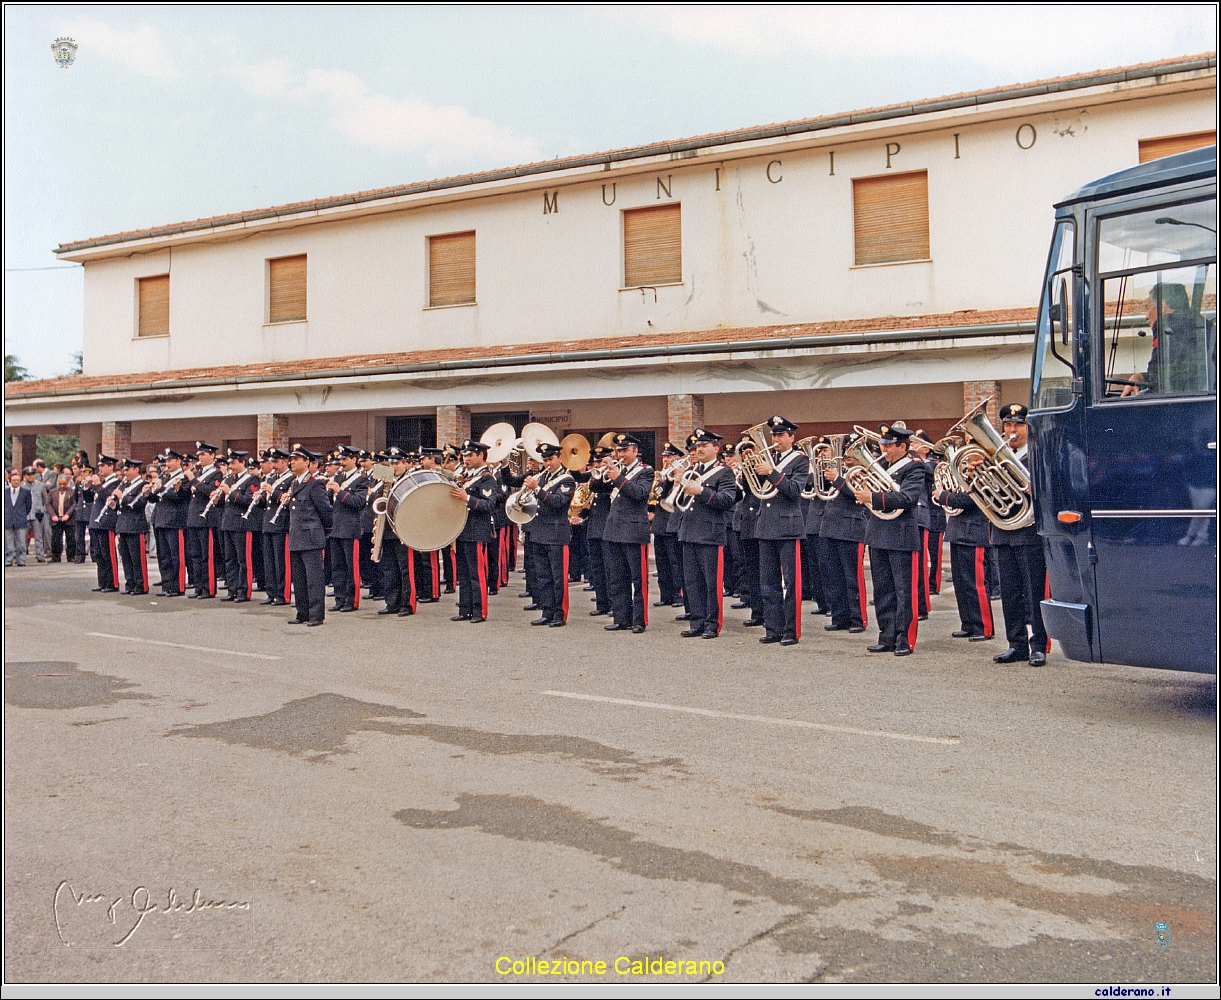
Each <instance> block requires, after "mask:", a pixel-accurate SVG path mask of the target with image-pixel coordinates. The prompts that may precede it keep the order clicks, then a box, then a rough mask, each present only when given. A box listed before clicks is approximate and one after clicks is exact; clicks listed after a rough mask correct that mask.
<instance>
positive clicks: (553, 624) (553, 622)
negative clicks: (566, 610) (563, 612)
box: [547, 618, 568, 628]
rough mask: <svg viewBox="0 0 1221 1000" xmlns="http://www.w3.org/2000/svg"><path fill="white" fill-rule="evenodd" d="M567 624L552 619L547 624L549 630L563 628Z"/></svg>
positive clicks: (562, 620)
mask: <svg viewBox="0 0 1221 1000" xmlns="http://www.w3.org/2000/svg"><path fill="white" fill-rule="evenodd" d="M567 624H568V622H566V621H564V619H563V618H553V619H552V620H551V621H549V622H548V623H547V625H548V626H549V627H550V628H563V627H564V626H565V625H567Z"/></svg>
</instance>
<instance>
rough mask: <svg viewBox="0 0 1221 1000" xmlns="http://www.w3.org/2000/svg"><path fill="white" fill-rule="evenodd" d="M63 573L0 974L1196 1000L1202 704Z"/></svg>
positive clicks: (735, 644) (1209, 724)
mask: <svg viewBox="0 0 1221 1000" xmlns="http://www.w3.org/2000/svg"><path fill="white" fill-rule="evenodd" d="M154 576H155V570H154ZM93 578H94V573H93V568H92V567H91V566H88V565H86V566H73V565H65V564H55V565H49V566H39V565H33V560H32V559H31V565H30V566H27V567H25V568H20V569H18V568H12V569H6V570H5V574H4V580H5V643H4V658H5V682H4V683H5V714H4V719H5V809H6V832H7V836H6V837H5V922H6V937H5V955H4V961H5V970H4V971H5V979H6V981H7V982H10V983H11V982H43V981H80V982H85V981H94V982H97V981H118V980H137V981H265V980H273V981H275V980H282V981H298V980H323V981H326V980H343V981H361V980H377V981H384V980H460V981H478V980H488V981H529V980H543V979H550V981H552V982H554V981H557V979H558V978H565V979H568V980H570V981H577V980H586V981H605V982H628V981H631V982H643V981H650V982H656V981H667V982H668V981H678V982H694V981H699V980H712V981H714V982H715V981H722V980H723V981H745V980H768V981H815V982H877V981H907V982H924V981H946V982H1022V981H1032V982H1055V981H1060V982H1064V981H1069V982H1097V983H1100V984H1104V985H1109V984H1114V983H1138V982H1148V983H1153V984H1167V983H1183V982H1210V981H1212V982H1215V981H1216V977H1217V965H1216V954H1217V952H1216V948H1217V936H1216V902H1217V881H1216V879H1217V828H1216V801H1217V781H1216V776H1217V741H1216V685H1215V678H1214V677H1212V676H1202V675H1196V674H1188V673H1179V672H1173V671H1154V670H1140V669H1136V668H1129V667H1115V666H1105V665H1091V664H1081V663H1073V662H1070V661H1068V660H1066V659H1065V658H1064V657H1063V656H1062V655H1061V654H1060V652H1059V650H1058V649H1056V650H1054V651H1053V653H1052V654H1051V656H1049V658H1048V663H1047V665H1046V666H1045V667H1041V668H1035V667H1030V666H1028V665H1026V664H1024V663H1023V664H1020V665H1018V666H1006V667H1000V666H997V665H995V664H994V663H993V662H992V654H994V653H997V652H1000V651H1001V650H1002V649H1003V639H998V640H996V641H993V642H988V643H967V642H965V641H961V640H954V639H951V638H950V637H949V633H950V632H951V631H952V630H953V629H954V628H956V627H957V615H956V614H955V612H954V611H953V608H954V602H953V595H952V592H951V591H950V590H949V589H948V586H947V588H946V589H945V590H943V593H942V594H941V595H940V596H938V597H935V598H934V601H933V610H932V614H931V616H930V619H929V620H928V621H927V622H922V623H921V624H920V630H919V637H918V640H917V645H916V651H915V654H914V655H912V656H910V657H907V658H905V659H900V658H896V657H894V656H891V655H877V654H869V653H867V652H866V651H865V646H866V644H867V643H868V642H872V641H874V639H875V636H876V633H868V632H867V633H866V634H865V635H863V636H852V635H848V634H847V633H843V632H836V633H828V632H825V631H824V630H823V625H824V624H826V622H827V619H825V618H819V617H815V616H813V615H811V614H810V613H809V611H810V607H809V605H806V606H805V612H806V613H805V615H804V618H803V621H804V625H803V633H804V634H803V636H802V640H801V642H800V644H799V645H797V646H795V647H791V648H782V647H779V646H761V645H760V644H759V643H758V642H757V641H756V640H757V638H758V635H759V630H758V629H746V628H744V627H742V625H741V621H742V620H743V619H744V617H745V615H744V614H743V613H742V612H734V611H729V610H728V603H729V602H728V601H727V602H726V605H727V611H726V625H725V630H724V632H723V634H722V635H721V637H720V638H718V639H716V640H703V639H684V638H681V637H680V636H679V631H680V630H681V629H682V628H683V627H684V626H683V625H681V624H679V623H676V622H674V621H673V620H672V619H673V615H674V613H675V612H674V611H673V610H672V609H667V608H650V619H651V620H650V627H649V629H648V631H647V632H646V633H645V634H643V635H633V634H631V633H630V632H623V633H614V634H608V633H606V632H604V631H603V629H602V626H603V624H604V623H605V622H606V619H605V618H593V617H589V615H588V613H587V612H588V611H589V610H590V609H591V608H592V605H590V604H588V603H587V600H586V599H587V598H588V596H589V595H588V594H586V593H584V592H583V591H582V589H581V586H580V585H579V584H577V585H574V586H573V587H572V589H571V602H572V613H571V617H570V622H569V626H568V627H567V628H564V629H547V628H532V627H530V625H529V624H528V622H529V620H530V619H531V618H532V617H534V616H533V615H532V614H530V613H527V612H523V611H522V610H521V608H522V605H524V604H525V603H526V602H525V601H523V600H519V599H518V598H517V597H516V593H517V591H518V590H519V589H520V576H515V577H514V578H513V580H512V581H511V583H510V585H509V587H508V588H506V589H505V590H504V591H502V593H501V594H500V595H499V596H496V597H493V598H492V599H491V614H490V618H489V620H488V621H487V622H486V623H484V624H481V625H470V624H467V623H453V622H451V621H450V620H449V616H450V615H451V614H453V613H454V609H453V605H452V603H451V601H452V598H447V599H443V600H442V602H441V603H439V604H430V605H421V606H420V608H419V614H417V615H416V616H415V617H414V618H397V617H394V616H378V615H377V614H376V613H375V612H376V610H377V609H378V608H380V607H381V606H382V605H381V604H380V603H376V602H371V601H368V600H367V599H366V600H365V602H364V603H363V605H362V607H361V609H360V610H359V611H358V612H356V613H353V614H333V615H328V618H327V621H326V624H325V625H324V626H323V627H322V628H317V629H306V628H300V627H292V626H289V625H288V624H287V623H286V619H287V618H288V614H287V613H286V610H285V609H283V608H267V607H262V606H260V605H258V604H257V603H250V604H245V605H240V606H235V605H231V604H224V603H221V602H220V601H215V600H213V601H202V602H201V601H193V600H186V599H183V598H174V599H166V598H157V597H150V596H142V597H127V596H121V595H115V594H105V595H103V594H93V593H91V592H90V587H91V586H92V585H93ZM947 584H948V581H947ZM259 596H261V595H259ZM995 610H996V614H997V618H998V622H999V617H1000V606H999V603H997V604H996V605H995ZM871 612H872V609H871ZM1166 627H1167V628H1172V627H1173V623H1171V622H1167V623H1166ZM599 962H601V963H603V965H602V966H599V965H598V964H597V963H599ZM557 968H558V975H557V973H556V970H557ZM1176 995H1177V994H1176Z"/></svg>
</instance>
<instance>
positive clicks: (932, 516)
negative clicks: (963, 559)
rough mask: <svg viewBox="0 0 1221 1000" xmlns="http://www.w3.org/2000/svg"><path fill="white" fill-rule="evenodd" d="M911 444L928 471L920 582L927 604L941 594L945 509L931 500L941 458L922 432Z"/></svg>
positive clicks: (920, 431) (931, 440)
mask: <svg viewBox="0 0 1221 1000" xmlns="http://www.w3.org/2000/svg"><path fill="white" fill-rule="evenodd" d="M912 442H913V444H914V445H915V449H916V455H917V456H919V458H920V460H921V461H922V462H923V463H924V464H925V466H926V468H927V470H928V472H927V476H928V485H927V486H926V487H925V489H926V491H927V492H928V494H929V498H930V502H929V508H928V531H927V533H926V534H925V538H924V541H925V548H926V549H928V551H927V552H926V553H925V565H926V569H925V571H924V574H925V578H924V580H923V581H922V582H923V586H924V589H925V602H926V603H927V601H928V595H929V594H940V593H941V543H942V541H943V540H944V539H945V529H946V516H945V509H944V508H943V507H938V506H937V505H936V504H935V503H932V502H931V500H932V491H933V473H934V471H935V470H936V468H937V463H938V462H939V461H941V459H942V457H943V456H942V455H941V453H940V452H937V451H934V448H935V447H936V442H934V441H933V439H932V438H931V437H929V436H928V434H927V433H926V432H925V431H923V430H919V431H916V436H915V437H914V438H912Z"/></svg>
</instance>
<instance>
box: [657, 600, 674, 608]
mask: <svg viewBox="0 0 1221 1000" xmlns="http://www.w3.org/2000/svg"><path fill="white" fill-rule="evenodd" d="M672 603H673V602H672V601H654V602H653V607H655V608H668V607H670V605H671V604H672Z"/></svg>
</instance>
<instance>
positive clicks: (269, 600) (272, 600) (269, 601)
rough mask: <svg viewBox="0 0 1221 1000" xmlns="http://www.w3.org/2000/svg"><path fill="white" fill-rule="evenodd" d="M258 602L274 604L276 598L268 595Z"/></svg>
mask: <svg viewBox="0 0 1221 1000" xmlns="http://www.w3.org/2000/svg"><path fill="white" fill-rule="evenodd" d="M259 603H260V604H275V603H276V599H275V598H274V597H268V598H267V599H266V600H263V601H259Z"/></svg>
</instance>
